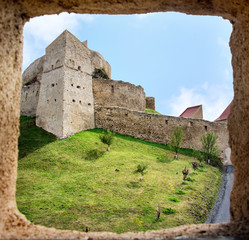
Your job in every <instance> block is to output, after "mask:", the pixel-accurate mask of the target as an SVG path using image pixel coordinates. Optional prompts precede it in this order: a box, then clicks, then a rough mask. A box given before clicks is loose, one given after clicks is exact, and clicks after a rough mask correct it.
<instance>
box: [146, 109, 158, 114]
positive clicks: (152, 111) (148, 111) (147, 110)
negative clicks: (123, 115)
mask: <svg viewBox="0 0 249 240" xmlns="http://www.w3.org/2000/svg"><path fill="white" fill-rule="evenodd" d="M145 112H147V113H156V114H161V113H160V112H158V111H156V110H153V109H150V108H145Z"/></svg>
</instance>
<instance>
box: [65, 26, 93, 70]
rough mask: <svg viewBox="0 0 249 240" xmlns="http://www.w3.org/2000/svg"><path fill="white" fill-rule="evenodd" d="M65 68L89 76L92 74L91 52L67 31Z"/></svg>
mask: <svg viewBox="0 0 249 240" xmlns="http://www.w3.org/2000/svg"><path fill="white" fill-rule="evenodd" d="M64 35H65V37H66V46H65V49H64V51H65V66H67V67H68V68H69V69H74V70H76V71H83V72H85V73H87V74H89V75H91V74H92V64H91V51H90V50H89V49H88V48H87V47H86V46H85V45H84V44H82V42H81V41H80V40H79V39H78V38H76V37H75V36H74V35H72V34H71V33H70V32H68V31H65V32H64Z"/></svg>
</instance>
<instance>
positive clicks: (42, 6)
mask: <svg viewBox="0 0 249 240" xmlns="http://www.w3.org/2000/svg"><path fill="white" fill-rule="evenodd" d="M0 9H1V15H0V32H1V35H0V72H1V75H0V113H1V114H0V133H1V135H0V148H1V149H0V183H1V184H0V193H1V194H0V238H83V237H91V238H98V239H100V238H102V239H103V238H112V239H115V238H130V239H134V238H137V239H138V238H141V239H142V238H156V237H157V238H166V237H167V238H173V237H177V236H189V237H216V236H233V237H239V236H240V237H248V236H249V211H248V205H249V204H248V203H249V179H248V177H249V176H248V171H249V166H248V161H249V154H248V151H249V150H248V149H249V148H248V146H249V133H248V131H249V128H248V121H247V120H248V117H249V116H248V115H249V106H248V104H249V103H248V94H249V91H248V86H249V83H248V80H249V66H248V64H249V48H248V46H249V4H248V2H247V1H241V0H231V1H227V0H213V1H207V0H198V1H196V0H155V1H152V0H145V1H139V0H133V1H124V0H120V1H116V0H109V1H102V0H97V1H87V0H60V1H57V0H49V1H46V0H45V1H44V0H23V1H19V0H15V1H9V0H0ZM64 11H67V12H77V13H106V14H124V13H129V14H134V13H147V12H164V11H177V12H183V13H187V14H198V15H213V16H221V17H223V18H225V19H229V20H230V21H231V23H232V24H233V33H232V37H231V41H230V46H231V52H232V55H233V57H232V65H233V71H234V102H233V104H232V108H231V116H230V118H229V120H228V128H229V139H230V146H231V149H232V162H233V165H235V168H236V170H235V182H234V188H233V192H232V197H231V217H232V222H231V223H226V224H214V225H192V226H182V227H179V228H174V229H169V230H163V231H152V232H145V233H127V234H123V235H116V234H112V233H88V234H86V233H78V232H73V231H59V230H55V229H48V228H44V227H40V226H34V225H33V224H30V223H29V222H28V221H27V220H26V219H25V217H24V216H23V215H22V214H20V213H19V212H18V210H17V208H16V202H15V182H16V174H17V139H18V134H19V130H18V128H19V114H20V96H21V65H22V46H23V43H22V34H23V25H24V23H25V21H27V20H28V18H29V17H35V16H40V15H43V14H55V13H61V12H64ZM241 220H243V221H241Z"/></svg>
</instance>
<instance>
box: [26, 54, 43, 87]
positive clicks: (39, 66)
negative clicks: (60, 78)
mask: <svg viewBox="0 0 249 240" xmlns="http://www.w3.org/2000/svg"><path fill="white" fill-rule="evenodd" d="M44 61H45V56H42V57H40V58H38V59H36V60H35V61H34V62H33V63H31V64H30V65H29V66H28V67H27V68H26V69H25V71H24V72H23V74H22V83H23V85H25V84H27V83H29V82H30V81H32V80H34V79H35V78H36V80H37V81H40V80H41V74H42V72H43V64H44Z"/></svg>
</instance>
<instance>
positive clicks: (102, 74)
mask: <svg viewBox="0 0 249 240" xmlns="http://www.w3.org/2000/svg"><path fill="white" fill-rule="evenodd" d="M92 77H93V78H104V79H110V77H109V75H108V73H107V72H106V70H105V69H104V68H95V69H94V71H93V73H92Z"/></svg>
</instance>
